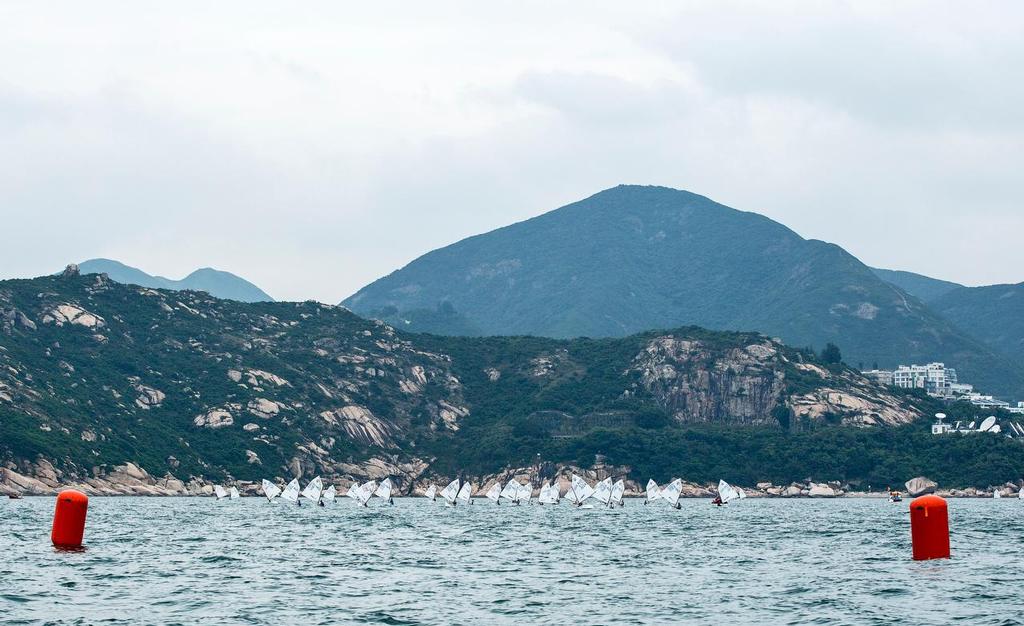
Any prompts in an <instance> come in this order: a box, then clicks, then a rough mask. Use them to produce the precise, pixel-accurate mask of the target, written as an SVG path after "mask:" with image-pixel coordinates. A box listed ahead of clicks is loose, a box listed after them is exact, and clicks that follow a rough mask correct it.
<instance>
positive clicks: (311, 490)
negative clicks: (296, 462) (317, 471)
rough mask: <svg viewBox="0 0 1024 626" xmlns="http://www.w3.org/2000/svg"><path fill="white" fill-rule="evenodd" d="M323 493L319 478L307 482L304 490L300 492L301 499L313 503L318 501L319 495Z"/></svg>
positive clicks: (322, 485) (321, 481) (322, 484)
mask: <svg viewBox="0 0 1024 626" xmlns="http://www.w3.org/2000/svg"><path fill="white" fill-rule="evenodd" d="M323 491H324V481H323V480H321V479H320V477H319V476H317V477H316V478H314V479H313V480H311V481H309V484H308V485H306V488H305V489H303V490H302V497H304V498H306V499H308V500H312V501H313V502H319V501H320V494H321V493H323Z"/></svg>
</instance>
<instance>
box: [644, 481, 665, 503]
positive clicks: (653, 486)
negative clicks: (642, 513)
mask: <svg viewBox="0 0 1024 626" xmlns="http://www.w3.org/2000/svg"><path fill="white" fill-rule="evenodd" d="M660 497H661V488H660V487H658V483H656V482H654V479H653V478H651V479H648V480H647V498H646V499H645V500H644V505H648V504H650V503H651V502H654V501H655V500H657V499H658V498H660Z"/></svg>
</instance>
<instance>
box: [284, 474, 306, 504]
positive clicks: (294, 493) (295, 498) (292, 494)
mask: <svg viewBox="0 0 1024 626" xmlns="http://www.w3.org/2000/svg"><path fill="white" fill-rule="evenodd" d="M281 499H282V500H284V501H285V502H291V503H292V504H299V479H298V478H293V479H292V482H290V483H288V485H287V486H286V487H285V488H284V491H282V492H281ZM300 506H301V505H300Z"/></svg>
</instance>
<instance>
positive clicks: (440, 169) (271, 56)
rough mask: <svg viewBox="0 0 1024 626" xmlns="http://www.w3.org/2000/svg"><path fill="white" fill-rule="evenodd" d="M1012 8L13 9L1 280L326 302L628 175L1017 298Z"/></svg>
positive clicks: (3, 121)
mask: <svg viewBox="0 0 1024 626" xmlns="http://www.w3.org/2000/svg"><path fill="white" fill-rule="evenodd" d="M1022 20H1024V4H1021V3H1015V2H974V3H963V2H941V1H938V2H914V1H906V2H899V3H893V2H872V1H857V2H814V3H807V2H786V1H779V0H773V1H771V2H762V3H749V2H729V1H721V0H718V1H714V2H683V3H660V2H659V3H655V2H651V3H623V2H594V1H587V2H559V3H552V2H531V1H517V2H490V3H482V2H445V1H437V2H429V3H428V2H407V3H396V2H388V1H382V2H374V3H339V2H305V3H301V4H300V5H290V4H287V3H276V2H274V3H272V2H254V1H252V0H248V1H246V2H215V3H210V2H175V3H161V4H154V3H136V2H104V1H102V0H98V1H97V2H89V3H81V2H66V3H61V2H55V3H3V4H0V278H12V277H26V276H36V275H41V274H46V273H50V272H54V271H57V270H59V269H61V268H62V267H63V266H64V265H66V264H67V263H70V262H77V261H82V260H85V259H88V258H93V257H107V258H113V259H117V260H120V261H122V262H124V263H127V264H129V265H133V266H135V267H139V268H141V269H143V270H145V271H147V272H149V273H152V274H161V275H164V276H167V277H170V278H181V277H183V276H184V275H186V274H188V273H189V272H191V271H192V270H194V269H196V268H198V267H207V266H210V267H216V268H218V269H223V270H227V271H231V272H234V273H236V274H239V275H241V276H244V277H245V278H247V279H249V280H251V281H253V282H254V283H256V284H257V285H259V286H260V287H261V288H263V289H264V290H266V291H267V292H268V293H270V294H271V295H272V296H274V297H275V298H277V299H281V300H306V299H316V300H320V301H323V302H329V303H336V302H339V301H340V300H342V299H343V298H345V297H347V296H349V295H351V294H352V293H354V292H355V291H356V290H358V289H359V288H360V287H362V286H363V285H365V284H367V283H369V282H370V281H372V280H374V279H376V278H379V277H381V276H383V275H386V274H388V273H390V272H391V271H394V270H395V269H398V268H400V267H401V266H403V265H405V264H406V263H408V262H409V261H411V260H413V259H415V258H416V257H418V256H419V255H421V254H423V253H425V252H428V251H430V250H432V249H435V248H438V247H441V246H444V245H447V244H449V243H453V242H455V241H457V240H459V239H462V238H464V237H467V236H470V235H473V234H478V233H481V232H486V231H489V230H492V229H494V228H497V227H500V226H504V225H507V224H510V223H513V222H517V221H521V220H523V219H527V218H530V217H533V216H535V215H539V214H541V213H544V212H546V211H549V210H551V209H554V208H557V207H559V206H563V205H565V204H568V203H570V202H573V201H576V200H579V199H582V198H585V197H587V196H590V195H592V194H594V193H596V192H598V191H600V190H602V189H606V188H609V187H613V186H615V185H617V184H620V183H631V184H657V185H666V186H669V187H675V188H680V189H686V190H689V191H693V192H696V193H700V194H703V195H706V196H708V197H710V198H712V199H714V200H717V201H719V202H721V203H723V204H727V205H729V206H732V207H735V208H738V209H743V210H747V211H755V212H758V213H762V214H764V215H767V216H769V217H771V218H773V219H776V220H778V221H780V222H782V223H784V224H786V225H787V226H789V227H790V228H792V229H793V230H795V231H796V232H798V233H799V234H801V235H802V236H804V237H807V238H814V239H822V240H825V241H830V242H834V243H837V244H839V245H841V246H843V247H844V248H846V249H847V250H848V251H850V252H851V253H853V254H854V255H856V256H857V257H858V258H860V259H861V260H862V261H864V262H865V263H868V264H869V265H874V266H877V267H887V268H896V269H906V270H910V271H915V272H920V273H924V274H927V275H930V276H935V277H938V278H944V279H948V280H955V281H958V282H962V283H965V284H970V285H979V284H991V283H1003V282H1013V283H1016V282H1020V281H1024V238H1022V235H1024V203H1022V201H1021V198H1022V192H1024V175H1022V174H1021V172H1024V81H1021V80H1020V68H1021V67H1024V38H1022V37H1020V33H1019V25H1020V24H1021V23H1022Z"/></svg>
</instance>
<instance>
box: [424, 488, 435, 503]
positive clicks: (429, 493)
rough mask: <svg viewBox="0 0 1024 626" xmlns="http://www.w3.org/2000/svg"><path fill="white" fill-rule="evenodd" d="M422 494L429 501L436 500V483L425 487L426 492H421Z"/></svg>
mask: <svg viewBox="0 0 1024 626" xmlns="http://www.w3.org/2000/svg"><path fill="white" fill-rule="evenodd" d="M423 496H424V497H426V498H430V501H431V502H433V501H434V500H437V485H431V486H429V487H427V492H426V493H425V494H423Z"/></svg>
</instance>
